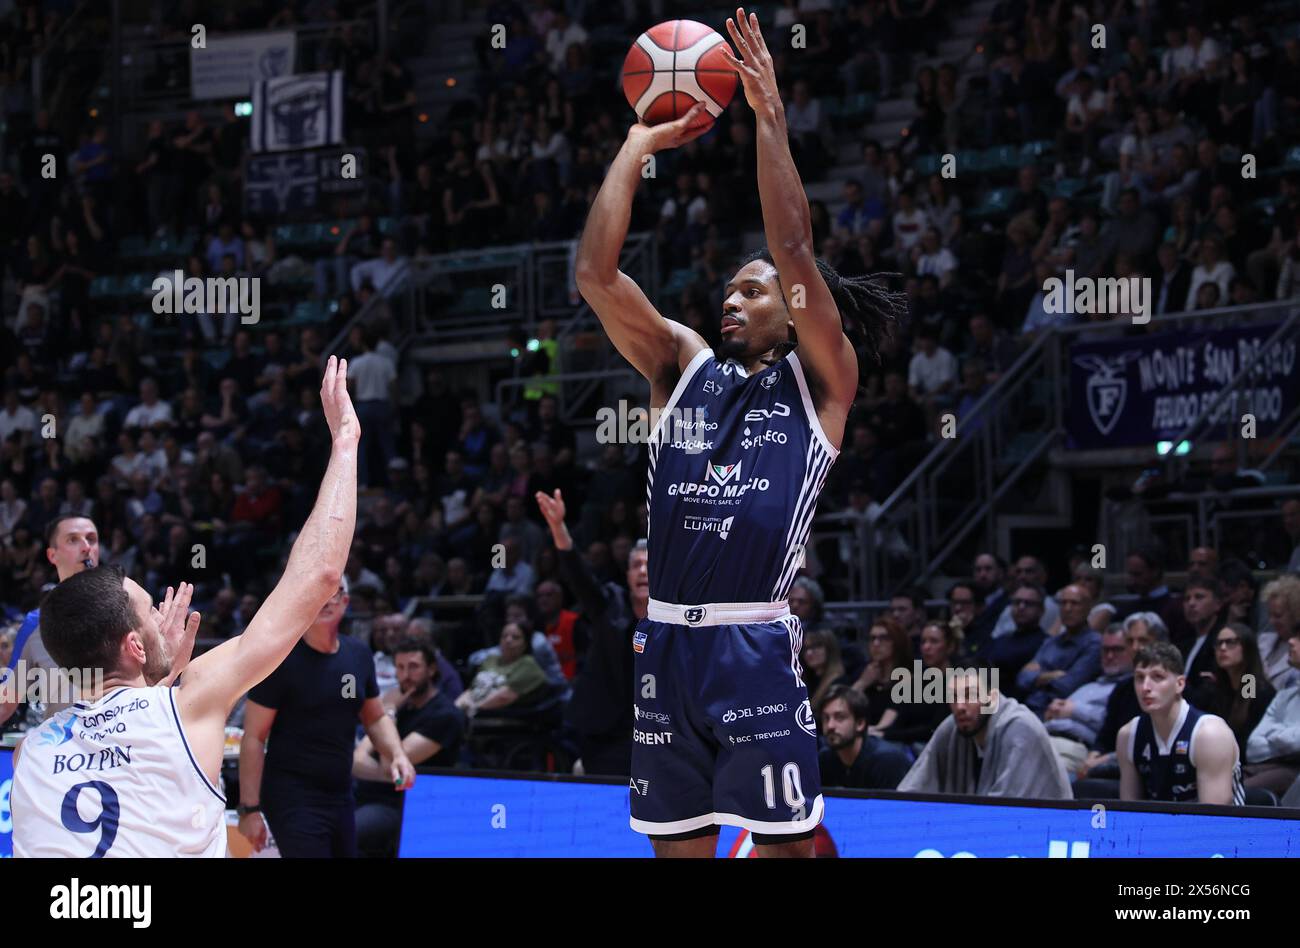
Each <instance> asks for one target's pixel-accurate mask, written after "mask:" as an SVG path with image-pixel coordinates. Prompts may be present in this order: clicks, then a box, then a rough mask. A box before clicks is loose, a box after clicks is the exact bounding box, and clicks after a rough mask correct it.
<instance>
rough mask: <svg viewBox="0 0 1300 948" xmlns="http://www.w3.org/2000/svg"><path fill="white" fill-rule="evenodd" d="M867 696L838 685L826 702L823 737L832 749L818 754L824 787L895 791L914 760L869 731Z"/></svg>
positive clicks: (833, 687) (828, 692) (833, 688)
mask: <svg viewBox="0 0 1300 948" xmlns="http://www.w3.org/2000/svg"><path fill="white" fill-rule="evenodd" d="M868 712H869V707H868V705H867V699H866V698H865V697H863V695H862V693H861V692H859V691H854V690H853V689H852V688H849V687H848V686H847V685H834V686H832V687H831V688H830V689H829V690H828V691H827V692H826V699H825V700H824V701H823V702H822V711H821V718H822V736H824V737H825V738H826V743H827V744H829V745H830V747H829V748H827V749H826V750H823V751H822V752H821V754H820V756H819V757H818V763H819V765H820V768H821V773H822V786H824V787H852V788H853V789H855V790H893V789H894V788H895V787H897V786H898V782H899V781H900V780H902V779H903V778H904V777H905V776H907V771H908V770H909V769H910V768H911V766H912V762H911V761H910V760H908V759H907V755H906V754H904V753H903V752H902V751H900V750H896V749H895V748H893V747H891V746H889V745H888V744H886V743H885V742H884V741H881V740H879V739H878V738H875V737H872V736H871V735H870V734H868V733H867V715H868Z"/></svg>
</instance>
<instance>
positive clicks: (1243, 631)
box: [1205, 622, 1277, 760]
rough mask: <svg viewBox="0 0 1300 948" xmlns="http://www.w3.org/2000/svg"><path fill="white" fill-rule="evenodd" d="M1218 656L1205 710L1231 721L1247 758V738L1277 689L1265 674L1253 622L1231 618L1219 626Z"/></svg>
mask: <svg viewBox="0 0 1300 948" xmlns="http://www.w3.org/2000/svg"><path fill="white" fill-rule="evenodd" d="M1214 660H1215V669H1214V686H1213V688H1211V689H1207V692H1206V694H1207V698H1208V700H1207V702H1206V705H1207V707H1206V708H1205V710H1206V711H1209V712H1210V713H1211V714H1217V715H1218V716H1219V717H1221V718H1223V720H1224V721H1226V722H1227V723H1228V727H1230V728H1232V733H1233V735H1234V736H1235V737H1236V738H1237V748H1238V750H1240V752H1241V759H1242V760H1245V759H1246V739H1247V738H1249V737H1250V734H1251V732H1252V731H1254V730H1255V727H1256V725H1258V724H1259V722H1260V721H1261V720H1262V719H1263V717H1264V712H1265V711H1266V710H1267V709H1268V706H1269V703H1270V702H1271V701H1272V700H1273V696H1274V695H1276V694H1277V691H1276V690H1275V689H1274V688H1273V686H1272V685H1271V684H1269V681H1268V678H1266V677H1265V676H1264V665H1263V662H1261V661H1260V657H1259V644H1258V642H1256V640H1255V633H1254V631H1253V630H1252V629H1251V628H1250V627H1249V626H1245V625H1242V624H1241V623H1239V622H1229V623H1228V624H1227V625H1225V626H1224V627H1223V628H1221V629H1219V631H1218V633H1217V634H1216V635H1215V638H1214Z"/></svg>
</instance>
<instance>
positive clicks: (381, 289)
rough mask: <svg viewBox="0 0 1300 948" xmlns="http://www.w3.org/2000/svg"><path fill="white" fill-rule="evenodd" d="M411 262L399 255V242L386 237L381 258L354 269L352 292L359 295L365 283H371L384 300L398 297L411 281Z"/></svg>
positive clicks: (363, 263)
mask: <svg viewBox="0 0 1300 948" xmlns="http://www.w3.org/2000/svg"><path fill="white" fill-rule="evenodd" d="M410 275H411V265H410V260H409V259H408V258H407V257H406V256H405V255H403V254H400V253H398V250H397V241H395V240H394V239H393V238H392V237H385V238H384V241H383V243H382V244H380V249H379V256H378V257H376V258H375V259H373V260H366V261H364V262H362V263H358V264H357V265H356V266H354V267H353V268H352V272H351V273H350V274H349V277H348V278H349V280H350V282H351V284H352V292H354V293H359V292H360V291H361V286H362V284H364V283H369V284H370V285H371V286H373V287H374V288H375V292H376V293H378V294H379V295H380V296H382V297H384V298H386V299H387V298H390V297H393V296H396V295H397V294H398V293H399V292H401V291H402V290H404V289H405V288H406V286H407V283H408V282H409V281H410Z"/></svg>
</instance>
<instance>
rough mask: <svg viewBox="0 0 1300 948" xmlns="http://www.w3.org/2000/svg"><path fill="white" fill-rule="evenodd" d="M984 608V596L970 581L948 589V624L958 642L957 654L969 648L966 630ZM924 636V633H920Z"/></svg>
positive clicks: (960, 582)
mask: <svg viewBox="0 0 1300 948" xmlns="http://www.w3.org/2000/svg"><path fill="white" fill-rule="evenodd" d="M983 608H984V596H983V593H981V592H980V590H979V588H978V587H977V586H976V585H975V583H974V582H973V581H971V580H965V579H964V580H959V581H958V582H955V583H953V584H952V585H951V586H949V587H948V624H949V626H951V627H952V628H953V629H954V634H955V635H956V636H957V639H958V640H959V641H960V643H961V645H960V646H959V648H958V651H959V653H962V654H964V653H965V650H966V649H967V648H969V647H970V644H969V642H968V641H967V637H966V630H967V629H969V628H970V626H971V623H972V622H974V621H975V617H976V616H977V615H979V612H980V610H981V609H983ZM922 634H924V632H923V633H922Z"/></svg>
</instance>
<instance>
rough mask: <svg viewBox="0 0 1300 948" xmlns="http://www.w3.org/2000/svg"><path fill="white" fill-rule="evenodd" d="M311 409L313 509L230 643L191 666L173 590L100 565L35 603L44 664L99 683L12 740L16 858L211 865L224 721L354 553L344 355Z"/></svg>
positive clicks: (185, 618)
mask: <svg viewBox="0 0 1300 948" xmlns="http://www.w3.org/2000/svg"><path fill="white" fill-rule="evenodd" d="M321 404H322V406H323V408H324V411H325V419H326V421H327V422H328V423H329V429H330V435H331V437H332V440H333V445H332V449H331V452H330V460H329V466H328V467H327V468H326V471H325V476H324V479H323V480H322V482H321V488H320V493H319V494H318V495H317V498H316V505H315V507H314V508H313V509H312V512H311V515H310V516H309V517H308V518H307V521H306V523H304V524H303V527H302V530H301V531H300V532H299V534H298V539H297V541H296V542H295V543H294V545H293V549H292V551H291V552H290V554H289V561H288V564H287V566H286V567H285V572H284V576H283V577H281V579H280V582H279V584H278V585H277V586H276V587H275V589H274V590H273V591H272V592H271V594H270V595H269V596H268V597H267V599H266V602H265V603H263V605H262V608H261V609H259V610H258V612H257V615H255V616H254V617H253V620H252V622H250V623H249V625H248V628H247V629H246V630H245V632H244V634H243V635H240V636H238V637H236V638H233V639H231V640H229V641H228V642H224V643H223V644H221V645H219V646H218V647H216V648H214V649H213V650H212V651H210V652H207V653H206V654H204V655H202V656H200V657H199V658H197V659H195V660H194V661H193V662H190V661H189V658H190V654H191V652H192V650H193V647H194V639H195V636H196V635H197V633H198V626H199V616H198V614H197V613H193V614H190V613H189V603H190V597H191V595H192V593H193V587H192V586H190V585H188V584H186V583H182V584H181V585H180V587H179V589H178V590H177V591H176V592H175V593H174V594H173V591H172V590H171V589H168V591H167V597H166V599H165V600H164V602H163V604H162V606H161V608H160V609H159V608H155V607H154V605H153V602H152V601H151V598H150V596H149V594H148V593H147V592H145V590H144V589H143V588H141V587H140V586H139V585H137V584H136V583H135V582H133V581H131V580H130V579H123V578H122V576H121V574H120V573H117V572H116V571H115V570H111V569H106V568H99V569H90V570H86V571H85V572H82V573H79V574H78V575H76V576H72V577H70V578H69V579H67V580H65V581H64V582H63V583H61V584H60V585H59V586H57V587H56V588H55V589H54V590H52V591H51V592H50V594H49V595H48V596H47V597H46V599H45V601H44V603H43V604H42V613H41V632H42V635H43V637H44V640H45V647H46V648H47V649H48V651H49V653H50V655H51V656H52V657H53V658H54V659H55V661H57V662H58V663H59V664H60V665H61V666H62V667H64V668H96V667H99V668H103V670H104V687H103V689H102V690H98V689H97V690H96V692H95V693H92V694H87V695H85V696H84V698H83V700H82V701H80V702H78V704H76V705H74V706H73V707H72V708H70V709H68V710H66V711H63V712H61V713H60V714H58V715H55V716H54V717H52V718H50V719H49V720H48V721H46V722H45V724H44V725H43V726H42V727H41V728H40V729H39V730H37V731H35V732H34V733H32V734H31V735H29V736H28V738H27V739H26V740H25V741H24V743H23V745H22V747H21V750H20V752H19V754H18V756H17V759H16V761H15V768H14V784H13V794H12V801H11V802H12V812H13V827H14V829H13V844H14V855H15V856H77V857H81V856H94V857H103V856H179V855H184V856H224V855H225V851H226V824H225V799H224V797H223V796H222V795H221V793H220V791H219V790H218V787H219V786H220V779H221V760H222V753H223V749H224V744H225V724H226V718H227V717H228V716H229V714H230V711H231V709H232V708H233V707H234V706H235V702H236V701H238V700H239V697H240V696H241V695H243V694H244V693H245V692H246V691H248V689H249V688H251V687H252V686H253V685H255V684H257V683H258V682H260V681H261V680H262V679H264V678H265V677H266V676H267V675H269V674H270V673H271V672H272V671H274V670H275V668H276V667H277V666H279V664H280V663H281V662H282V661H283V660H284V658H285V656H286V655H288V654H289V652H290V650H292V649H293V647H294V646H295V645H296V644H297V643H298V641H299V639H300V638H301V637H302V634H303V631H304V630H305V629H306V628H307V626H308V625H309V624H310V623H311V621H312V620H313V619H314V618H315V617H316V615H317V614H318V613H319V612H320V610H321V608H322V607H323V606H324V605H325V603H326V602H327V601H328V600H329V599H330V597H331V596H333V595H334V593H335V592H336V591H337V590H338V588H339V582H340V577H341V576H342V575H343V567H344V565H345V564H346V562H347V556H348V550H349V548H350V547H351V545H352V534H353V530H354V527H355V525H356V506H357V444H358V441H359V438H360V434H361V429H360V424H359V423H358V421H357V415H356V412H355V410H354V409H353V406H352V400H351V399H350V398H349V396H348V390H347V361H346V360H336V359H335V358H334V357H332V356H331V357H330V360H329V364H328V365H327V366H326V369H325V378H324V381H323V383H322V384H321ZM182 671H184V677H183V678H182V679H181V683H180V684H179V685H177V686H175V687H173V686H172V685H173V682H174V681H176V679H177V677H178V676H179V675H180V673H181V672H182Z"/></svg>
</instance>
